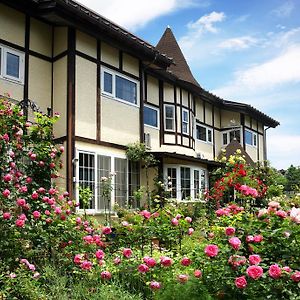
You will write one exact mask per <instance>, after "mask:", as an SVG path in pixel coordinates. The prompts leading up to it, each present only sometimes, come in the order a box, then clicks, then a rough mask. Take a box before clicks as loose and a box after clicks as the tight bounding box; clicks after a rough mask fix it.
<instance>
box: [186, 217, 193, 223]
mask: <svg viewBox="0 0 300 300" xmlns="http://www.w3.org/2000/svg"><path fill="white" fill-rule="evenodd" d="M185 220H186V221H187V222H188V223H192V221H193V219H192V218H191V217H186V218H185Z"/></svg>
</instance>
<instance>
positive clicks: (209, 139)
mask: <svg viewBox="0 0 300 300" xmlns="http://www.w3.org/2000/svg"><path fill="white" fill-rule="evenodd" d="M207 141H208V142H209V143H211V142H212V131H211V130H210V129H207Z"/></svg>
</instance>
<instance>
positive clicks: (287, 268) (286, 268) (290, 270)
mask: <svg viewBox="0 0 300 300" xmlns="http://www.w3.org/2000/svg"><path fill="white" fill-rule="evenodd" d="M282 270H283V271H285V272H287V273H291V272H292V269H291V268H290V267H288V266H286V267H283V268H282Z"/></svg>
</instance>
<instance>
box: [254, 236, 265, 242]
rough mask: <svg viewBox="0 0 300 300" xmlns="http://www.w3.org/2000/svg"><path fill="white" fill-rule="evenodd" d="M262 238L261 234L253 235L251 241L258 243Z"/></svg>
mask: <svg viewBox="0 0 300 300" xmlns="http://www.w3.org/2000/svg"><path fill="white" fill-rule="evenodd" d="M263 239H264V238H263V236H262V235H261V234H259V235H255V236H254V237H253V242H254V243H260V242H261V241H262V240H263Z"/></svg>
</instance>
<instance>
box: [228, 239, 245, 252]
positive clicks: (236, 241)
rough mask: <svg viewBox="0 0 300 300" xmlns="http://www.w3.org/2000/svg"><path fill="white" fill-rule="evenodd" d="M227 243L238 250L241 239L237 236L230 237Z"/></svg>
mask: <svg viewBox="0 0 300 300" xmlns="http://www.w3.org/2000/svg"><path fill="white" fill-rule="evenodd" d="M228 242H229V244H230V245H231V247H232V248H233V249H234V250H238V249H239V248H240V246H241V243H242V242H241V240H240V239H239V238H237V237H232V238H230V239H229V240H228Z"/></svg>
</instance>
